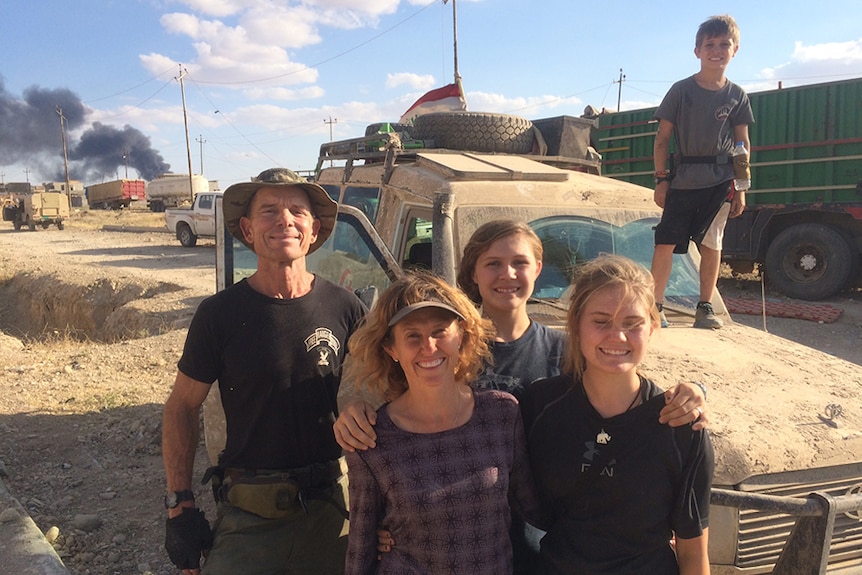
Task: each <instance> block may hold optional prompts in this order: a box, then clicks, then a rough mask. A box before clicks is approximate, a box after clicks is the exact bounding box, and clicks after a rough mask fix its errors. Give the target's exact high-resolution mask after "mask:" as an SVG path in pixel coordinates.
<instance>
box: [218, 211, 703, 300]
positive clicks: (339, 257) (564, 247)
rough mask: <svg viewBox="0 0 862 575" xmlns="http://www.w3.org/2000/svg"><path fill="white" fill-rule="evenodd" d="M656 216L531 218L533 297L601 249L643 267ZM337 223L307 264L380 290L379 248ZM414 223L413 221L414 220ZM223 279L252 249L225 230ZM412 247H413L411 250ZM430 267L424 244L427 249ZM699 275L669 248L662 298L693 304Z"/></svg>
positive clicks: (559, 288)
mask: <svg viewBox="0 0 862 575" xmlns="http://www.w3.org/2000/svg"><path fill="white" fill-rule="evenodd" d="M658 221H659V220H658V218H654V217H651V218H644V219H639V220H635V221H632V222H629V223H627V224H624V225H622V226H616V225H614V224H611V223H609V222H605V221H602V220H599V219H596V218H588V217H578V216H568V215H566V216H550V217H544V218H540V219H537V220H533V221H531V222H529V223H530V226H531V227H532V228H533V229H534V230H535V231H536V234H537V235H538V236H539V238H540V239H541V240H542V245H543V248H544V257H543V266H542V273H541V275H540V276H539V278H538V279H537V280H536V287H535V290H534V292H533V297H534V298H536V299H540V300H559V299H560V298H562V297H563V294H564V293H565V291H566V290H567V289H568V287H569V284H570V283H571V278H572V273H573V271H574V270H575V268H576V267H577V266H578V265H579V264H582V263H584V262H585V261H587V260H590V259H593V258H595V257H596V256H598V255H600V254H603V253H615V254H620V255H623V256H627V257H629V258H631V259H633V260H635V261H636V262H638V263H640V264H642V265H643V266H645V267H646V268H649V267H650V264H651V262H652V254H653V244H654V240H653V228H654V227H655V225H656V224H657V223H658ZM338 222H339V223H338V225H337V226H336V228H335V231H334V233H333V234H332V235H331V236H330V237H329V239H327V241H326V243H325V244H324V245H323V246H322V247H321V248H320V249H319V250H317V251H316V252H314V253H313V254H311V255H310V256H309V258H308V261H307V266H308V269H310V270H312V271H314V272H315V273H317V274H319V275H320V276H322V277H325V278H326V279H328V280H330V281H332V282H334V283H336V284H338V285H340V286H342V287H345V288H347V289H361V288H364V287H367V286H371V285H374V286H376V287H377V289H378V290H383V289H385V288H386V286H388V285H389V282H390V280H391V279H392V278H393V277H394V275H393V272H392V271H391V270H388V269H387V265H386V263H385V261H384V259H383V256H382V254H381V253H380V251H379V250H378V249H376V248H375V247H374V243H373V241H372V240H371V238H370V236H369V234H368V232H367V231H366V230H364V229H363V226H362V225H360V223H359V222H358V221H357V220H356V219H355V218H354V217H353V216H349V215H347V214H344V213H339V215H338ZM417 226H418V224H417ZM420 227H421V233H419V232H418V231H417V232H416V234H417V236H416V237H417V238H420V240H421V241H420V242H419V243H418V244H417V245H419V246H423V245H424V246H427V247H429V248H430V246H431V244H430V241H431V234H432V230H431V222H430V221H425V220H422V222H421V226H418V227H417V230H419V229H420ZM225 243H226V247H227V250H226V252H227V253H226V254H225V266H226V267H227V268H228V270H225V271H227V274H226V275H227V277H226V278H225V280H226V282H225V285H226V286H227V285H232V284H233V283H236V282H238V281H239V280H241V279H242V278H244V277H247V276H249V275H251V274H252V273H254V270H255V268H256V266H257V258H256V256H255V254H254V253H253V252H252V251H251V250H249V249H248V248H246V247H245V246H244V245H243V244H241V243H240V242H235V241H231V237H230V236H229V235H227V234H226V237H225ZM414 251H415V250H414ZM427 255H428V262H427V264H428V265H427V266H426V267H430V256H431V254H430V250H428V254H427ZM698 295H699V280H698V272H697V268H696V267H695V264H694V261H693V260H692V258H691V256H690V255H688V254H674V263H673V269H672V272H671V277H670V281H669V282H668V285H667V290H666V291H665V301H666V302H673V303H676V304H678V305H680V306H684V307H688V308H693V307H694V306H695V304H696V303H697V301H698Z"/></svg>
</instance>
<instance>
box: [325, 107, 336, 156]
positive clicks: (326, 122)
mask: <svg viewBox="0 0 862 575" xmlns="http://www.w3.org/2000/svg"><path fill="white" fill-rule="evenodd" d="M323 123H324V124H329V141H330V142H332V124H337V123H338V118H335V119H333V118H332V116H329V120H326V119H324V120H323ZM329 167H330V168H331V167H332V160H329Z"/></svg>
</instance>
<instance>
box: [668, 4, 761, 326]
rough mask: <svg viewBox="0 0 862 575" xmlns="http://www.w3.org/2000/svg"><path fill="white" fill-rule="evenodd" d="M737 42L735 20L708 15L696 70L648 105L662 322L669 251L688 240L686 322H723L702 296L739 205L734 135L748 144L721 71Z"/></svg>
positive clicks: (747, 108) (744, 100)
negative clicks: (691, 284)
mask: <svg viewBox="0 0 862 575" xmlns="http://www.w3.org/2000/svg"><path fill="white" fill-rule="evenodd" d="M737 50H739V28H738V27H737V26H736V22H735V21H734V19H733V18H732V17H731V16H728V15H723V16H713V17H711V18H709V19H708V20H707V21H706V22H704V23H703V24H701V25H700V27H699V28H698V31H697V36H696V38H695V48H694V54H695V56H697V58H698V59H699V60H700V71H699V72H698V73H697V74H695V75H693V76H691V77H689V78H686V79H684V80H681V81H679V82H677V83H675V84H674V85H673V86H672V87H671V89H670V90H669V91H668V93H667V95H665V97H664V100H662V103H661V105H660V106H659V107H658V110H656V113H655V118H656V119H657V120H658V121H659V127H658V133H657V134H656V139H655V145H654V149H653V158H654V163H655V203H656V204H658V205H659V206H660V207H661V208H663V209H664V212H663V213H662V217H661V222H660V223H659V224H658V226H657V227H656V230H655V252H654V254H653V260H652V274H653V278H654V279H655V299H656V302H658V303H657V305H658V307H659V311H660V312H661V321H662V325H663V326H667V319H666V318H665V315H664V312H663V311H662V303H663V301H664V292H665V288H666V287H667V282H668V280H669V279H670V273H671V267H672V265H673V254H674V253H685V252H686V251H687V250H688V243H689V240H691V241H694V242H695V243H696V244H697V246H698V248H699V250H700V257H701V261H700V301H699V302H698V304H697V310H696V313H695V320H694V327H697V328H705V329H719V328H721V326H722V325H723V324H722V322H721V320H720V319H719V318H718V317H716V315H715V312H714V311H713V309H712V304H711V303H710V302H711V300H712V297H713V294H714V293H715V286H716V283H717V282H718V273H719V268H720V265H721V244H722V239H723V235H724V226H725V224H726V223H727V218H728V216H729V217H732V218H735V217H737V216H739V215H741V214H742V212H743V210H744V209H745V192H744V190H734V189H733V186H732V185H731V182H732V180H733V175H734V172H733V162H732V159H731V156H730V153H731V150H732V149H733V145H734V143H735V142H744V143H745V149H746V150H750V149H751V143H750V142H749V139H748V125H749V124H752V123H754V114H753V113H752V111H751V104H750V102H749V100H748V95H747V94H746V93H745V91H744V90H743V89H742V88H741V87H739V86H737V85H736V84H734V83H733V82H731V81H730V80H728V79H727V78H726V77H725V75H724V74H725V70H726V68H727V65H728V64H729V63H730V61H731V59H733V57H734V56H735V55H736V52H737ZM671 137H673V139H674V141H675V142H676V154H675V157H674V161H673V165H672V168H673V169H672V170H671V171H669V170H668V168H667V162H668V156H669V149H670V141H671Z"/></svg>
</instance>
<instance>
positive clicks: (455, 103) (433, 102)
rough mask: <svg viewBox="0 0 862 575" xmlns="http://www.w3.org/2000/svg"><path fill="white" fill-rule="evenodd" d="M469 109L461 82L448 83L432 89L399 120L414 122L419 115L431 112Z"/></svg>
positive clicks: (406, 122) (407, 122)
mask: <svg viewBox="0 0 862 575" xmlns="http://www.w3.org/2000/svg"><path fill="white" fill-rule="evenodd" d="M466 109H467V100H466V99H464V92H463V90H462V89H461V82H460V81H458V82H455V83H453V84H448V85H446V86H443V87H442V88H435V89H434V90H431V91H430V92H428V93H427V94H425V95H424V96H422V97H421V98H419V99H418V100H416V101H415V102H414V103H413V105H412V106H410V108H408V109H407V111H406V112H404V114H403V115H402V116H401V119H400V120H398V121H399V123H401V124H413V120H415V119H416V118H417V117H418V116H421V115H422V114H428V113H431V112H459V111H460V112H463V111H465V110H466Z"/></svg>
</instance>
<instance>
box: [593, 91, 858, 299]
mask: <svg viewBox="0 0 862 575" xmlns="http://www.w3.org/2000/svg"><path fill="white" fill-rule="evenodd" d="M749 96H750V98H751V106H752V108H753V109H754V117H755V119H756V123H755V124H753V125H752V126H751V127H750V135H751V144H752V151H751V163H752V169H751V170H752V189H751V190H750V191H749V192H748V193H747V194H746V202H747V204H748V206H747V207H746V210H745V212H744V213H743V214H742V216H740V217H739V218H735V219H731V220H729V221H728V224H727V229H726V233H725V240H724V250H723V253H722V257H723V260H724V261H725V262H726V263H728V264H729V265H730V266H731V268H732V269H733V270H734V271H736V272H740V273H746V272H750V271H752V270H753V269H754V264H760V271H761V273H763V274H764V276H765V278H766V282H767V285H769V286H770V287H771V288H772V289H774V290H776V291H778V292H780V293H783V294H785V295H787V296H790V297H794V298H800V299H806V300H819V299H823V298H827V297H829V296H831V295H834V294H835V293H837V292H838V291H840V290H842V289H846V288H848V287H851V286H855V285H857V284H858V280H859V276H858V271H859V264H860V253H862V78H858V79H854V80H844V81H838V82H828V83H824V84H814V85H809V86H799V87H794V88H784V89H779V90H770V91H766V92H754V93H751V94H749ZM654 112H655V108H648V109H641V110H634V111H629V112H615V113H610V114H603V115H601V116H600V117H599V127H598V128H597V130H596V131H595V133H594V136H593V141H594V144H595V145H596V147H597V149H598V150H599V152H600V153H601V154H602V173H603V175H605V176H611V177H614V178H619V179H621V180H626V181H629V182H634V183H636V184H640V185H643V186H650V187H652V177H653V171H654V167H653V161H652V156H653V152H652V150H653V141H654V139H655V133H656V129H657V127H658V124H657V122H655V121H654V120H653V113H654Z"/></svg>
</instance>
